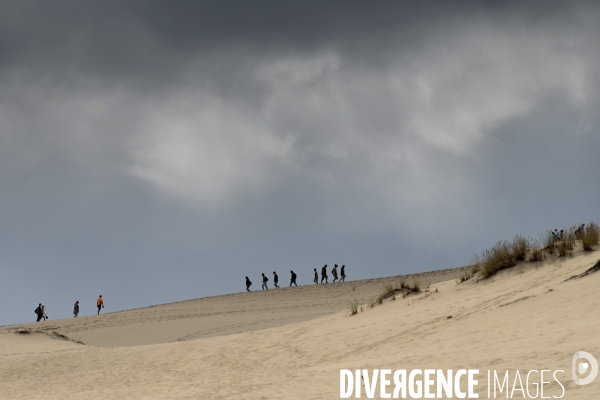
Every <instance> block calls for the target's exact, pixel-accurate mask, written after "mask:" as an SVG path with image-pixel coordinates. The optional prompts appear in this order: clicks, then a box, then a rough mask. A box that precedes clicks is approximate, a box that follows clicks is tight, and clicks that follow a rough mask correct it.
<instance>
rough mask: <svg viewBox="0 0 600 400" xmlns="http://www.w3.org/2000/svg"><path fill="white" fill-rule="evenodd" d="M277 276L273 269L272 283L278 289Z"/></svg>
mask: <svg viewBox="0 0 600 400" xmlns="http://www.w3.org/2000/svg"><path fill="white" fill-rule="evenodd" d="M278 283H279V277H278V276H277V272H275V271H273V284H274V285H275V287H276V288H277V289H279V285H278Z"/></svg>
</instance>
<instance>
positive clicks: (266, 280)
mask: <svg viewBox="0 0 600 400" xmlns="http://www.w3.org/2000/svg"><path fill="white" fill-rule="evenodd" d="M262 277H263V279H262V290H265V289H267V290H269V288H268V287H267V282H268V281H269V278H267V277H266V276H265V274H264V272H263V274H262Z"/></svg>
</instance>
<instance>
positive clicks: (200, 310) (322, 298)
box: [5, 268, 463, 347]
mask: <svg viewBox="0 0 600 400" xmlns="http://www.w3.org/2000/svg"><path fill="white" fill-rule="evenodd" d="M462 270H463V269H462V268H453V269H446V270H441V271H433V272H424V273H420V274H414V275H407V276H406V278H407V279H409V280H412V279H419V280H420V281H421V282H423V283H425V282H431V283H436V282H442V281H446V280H448V279H453V278H455V277H456V276H458V275H460V273H461V271H462ZM398 279H399V277H387V278H376V279H366V280H360V281H349V282H345V283H341V284H340V283H334V284H331V283H330V284H326V285H306V286H298V287H293V288H289V287H288V288H286V287H285V286H284V287H283V288H281V289H277V290H274V289H272V290H268V291H267V290H260V285H259V286H258V288H259V290H254V291H252V292H250V293H248V292H241V293H234V294H229V295H223V296H215V297H206V298H202V299H194V300H188V301H181V302H177V303H170V304H162V305H157V306H151V307H146V308H139V309H134V310H128V311H121V312H115V313H109V314H102V315H100V316H96V315H92V316H87V317H82V316H80V317H78V318H69V319H62V320H49V321H46V322H39V323H35V322H34V323H29V324H20V325H18V326H13V327H5V328H8V329H19V328H26V329H36V330H41V331H45V332H57V333H60V334H63V335H66V336H69V337H71V338H75V339H77V340H78V341H81V342H83V343H85V344H89V345H94V346H106V347H118V346H139V345H145V344H155V343H168V342H175V341H182V340H191V339H198V338H206V337H212V336H223V335H229V334H234V333H241V332H248V331H254V330H259V329H265V328H272V327H275V326H281V325H286V324H289V323H293V322H299V321H305V320H309V319H313V318H317V317H321V316H323V315H328V314H332V313H335V312H339V311H342V310H346V309H347V308H348V305H349V304H350V303H351V302H352V301H353V299H359V300H360V299H364V301H367V300H368V299H369V298H370V297H372V296H373V295H375V294H377V293H378V292H379V291H380V290H381V288H382V287H383V286H384V285H385V284H386V283H389V282H396V281H397V280H398ZM255 286H256V285H255ZM269 286H272V285H271V284H270V285H269ZM31 315H32V316H34V315H33V313H32V314H31Z"/></svg>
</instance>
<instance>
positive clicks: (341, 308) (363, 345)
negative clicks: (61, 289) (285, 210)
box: [0, 252, 600, 399]
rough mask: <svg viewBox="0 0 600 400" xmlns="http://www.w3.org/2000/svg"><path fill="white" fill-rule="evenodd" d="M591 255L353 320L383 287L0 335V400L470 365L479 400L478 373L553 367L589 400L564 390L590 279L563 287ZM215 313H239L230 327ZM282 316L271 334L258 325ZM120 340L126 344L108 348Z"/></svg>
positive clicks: (595, 388)
mask: <svg viewBox="0 0 600 400" xmlns="http://www.w3.org/2000/svg"><path fill="white" fill-rule="evenodd" d="M599 259H600V252H592V253H581V254H578V255H576V256H575V257H570V258H565V259H561V260H557V261H552V262H551V263H545V264H542V265H539V266H518V267H515V268H513V269H511V270H507V271H503V272H501V273H500V274H498V275H497V276H495V277H493V278H492V279H490V280H487V281H481V282H477V281H476V280H475V279H472V280H470V281H467V282H465V283H461V284H457V283H456V281H455V280H450V281H445V282H442V281H441V280H440V281H438V283H436V284H434V285H432V286H431V288H430V291H429V292H423V293H420V294H412V295H410V296H408V297H406V298H401V297H398V298H397V299H396V300H395V301H392V300H388V301H385V302H384V303H383V304H382V305H376V306H375V307H374V308H369V307H366V308H363V311H362V312H359V313H358V315H354V316H350V315H349V312H348V302H349V301H348V300H351V299H352V298H354V297H356V296H354V295H355V294H356V295H359V296H365V297H368V296H372V295H374V294H376V293H377V292H378V291H379V290H380V289H381V288H382V286H383V282H381V281H380V282H371V283H366V284H364V285H361V284H360V282H355V283H349V284H347V285H346V286H347V288H345V287H344V285H338V286H337V287H336V286H330V287H310V286H309V287H303V288H299V289H292V290H289V289H288V290H282V291H279V292H275V291H269V293H251V294H246V293H243V294H235V295H230V296H221V297H215V298H211V299H200V300H194V301H190V302H182V303H175V304H169V305H164V306H158V307H150V308H145V309H139V310H131V311H127V312H123V313H115V314H109V315H106V316H104V317H89V318H83V319H81V321H77V322H73V321H72V320H63V321H53V322H52V323H50V322H48V323H46V324H47V326H48V327H50V326H51V327H52V329H48V332H50V331H57V332H61V333H65V332H66V333H75V332H79V335H80V336H81V338H86V339H87V340H88V342H90V343H91V342H95V344H96V345H90V344H89V343H88V344H87V345H81V344H77V343H73V342H70V341H66V340H61V339H57V338H53V337H50V336H48V335H47V334H44V333H32V334H17V333H12V332H10V331H14V330H15V329H16V328H15V327H4V328H3V332H4V333H1V334H0V346H1V347H0V357H1V362H0V381H1V382H2V390H1V391H0V398H6V399H32V398H49V399H50V398H56V399H84V398H85V399H96V398H97V399H114V398H121V399H124V398H144V399H146V398H148V399H185V398H189V399H220V398H236V399H238V398H241V399H246V398H247V399H280V398H281V399H333V398H339V394H340V392H339V390H340V387H339V386H340V383H339V375H340V372H339V370H340V369H341V368H344V369H350V370H354V369H357V368H367V369H374V368H377V369H381V368H390V369H392V370H396V369H408V370H411V369H414V368H436V369H448V368H452V369H454V370H456V369H459V368H478V369H480V371H481V375H480V376H479V379H480V385H479V386H478V393H479V394H480V398H487V384H486V383H485V379H486V378H485V375H484V374H485V373H486V371H487V370H488V369H492V370H494V369H495V370H497V371H499V372H502V373H503V372H504V370H510V371H512V372H511V385H512V377H513V376H514V371H515V370H517V369H518V370H520V371H521V372H522V373H523V372H524V373H526V372H527V371H528V370H532V369H536V370H541V369H550V370H557V369H561V370H564V371H565V372H564V373H562V374H561V373H559V374H558V375H557V376H558V378H559V379H560V381H561V383H562V384H563V385H564V386H565V389H566V395H565V396H564V397H563V398H565V399H595V398H599V396H600V377H599V378H597V379H596V381H595V382H593V383H591V384H590V385H587V386H580V387H578V386H576V385H575V384H574V383H573V382H572V380H571V370H570V366H571V357H572V356H573V354H574V353H575V352H576V351H580V350H584V351H587V352H589V353H591V354H594V355H596V357H598V359H600V340H599V339H598V337H599V336H600V335H599V334H600V321H599V319H598V307H599V306H600V291H599V290H598V287H600V273H593V274H590V275H588V276H585V277H583V278H580V279H575V280H568V281H565V280H566V279H568V278H569V277H571V276H573V275H576V274H580V273H582V272H584V271H586V270H587V269H589V268H590V267H592V266H593V265H594V264H596V263H597V262H598V260H599ZM455 272H456V271H454V273H455ZM434 275H435V273H432V276H434ZM353 285H356V287H355V289H354V290H352V287H353ZM368 285H370V286H368ZM336 299H339V301H337V300H336ZM267 300H268V301H267ZM264 302H268V304H269V305H268V306H266V305H265V304H264ZM261 304H262V306H261ZM241 305H244V307H246V308H244V309H243V310H240V309H239V308H238V307H240V306H241ZM334 305H335V306H334ZM220 307H223V308H222V309H221V308H220ZM326 307H331V308H329V309H328V310H329V311H327V312H333V313H330V314H327V313H326V312H324V309H325V308H326ZM336 307H337V310H336ZM311 308H315V309H317V310H318V312H317V311H315V312H314V313H312V314H311V312H310V311H311ZM191 310H195V311H191ZM211 310H212V311H211ZM211 312H212V313H214V314H215V315H212V314H211ZM321 312H322V313H323V314H326V315H322V314H321V315H322V316H319V315H320V313H321ZM228 313H234V315H237V316H240V315H243V314H248V313H250V315H247V317H248V318H247V319H244V322H243V323H241V322H240V323H237V322H235V318H234V319H232V320H230V319H228V316H229V315H228ZM235 313H238V314H235ZM296 313H298V315H297V316H295V314H296ZM283 315H287V316H288V317H289V318H288V319H287V320H286V322H284V323H285V325H281V326H275V327H272V328H268V325H269V324H277V322H276V321H275V320H276V319H277V318H278V317H279V316H283ZM449 317H452V318H449ZM215 318H216V319H215ZM295 318H297V319H298V320H297V321H296V322H293V323H292V321H294V319H295ZM194 319H198V320H200V321H201V320H204V321H213V322H210V324H211V326H212V327H209V328H201V329H200V330H198V327H200V326H201V325H202V323H201V322H200V321H196V322H197V324H198V325H196V326H194V323H196V322H193V321H187V320H194ZM186 321H187V322H186ZM217 321H220V322H217ZM232 321H233V322H232ZM252 321H255V322H254V324H255V325H253V322H252ZM186 323H187V324H189V325H186ZM50 324H55V325H50ZM236 324H237V325H236ZM38 325H41V324H38ZM120 325H124V326H120ZM34 326H36V327H38V326H37V325H34ZM238 326H239V327H241V328H238ZM25 328H26V327H25ZM179 329H181V331H179ZM235 329H239V330H242V329H243V330H245V331H242V333H235ZM154 330H158V331H160V332H159V333H155V332H152V331H154ZM170 330H173V331H175V332H168V333H167V332H163V331H170ZM95 332H96V333H95ZM98 332H99V333H98ZM67 336H69V335H67ZM123 336H126V338H124V337H123ZM71 337H72V336H71ZM179 339H184V340H183V341H178V340H179ZM83 341H84V342H85V340H83ZM144 342H145V343H153V344H148V345H140V344H143V343H144ZM128 344H131V345H135V346H128V347H118V346H126V345H128ZM538 379H539V376H538ZM552 382H553V381H552ZM560 394H561V389H560V386H559V385H558V384H556V383H553V384H550V385H546V391H545V396H553V395H560ZM378 395H379V391H377V396H376V398H379V397H378ZM353 398H354V397H353ZM363 398H366V397H365V394H364V392H363ZM500 398H506V396H504V395H502V396H500ZM514 398H523V397H522V396H521V395H520V392H517V393H516V394H515V396H514Z"/></svg>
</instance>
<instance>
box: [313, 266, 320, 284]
mask: <svg viewBox="0 0 600 400" xmlns="http://www.w3.org/2000/svg"><path fill="white" fill-rule="evenodd" d="M314 271H315V279H313V282H314V283H316V284H317V285H318V284H319V273H318V272H317V269H316V268H314Z"/></svg>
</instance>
